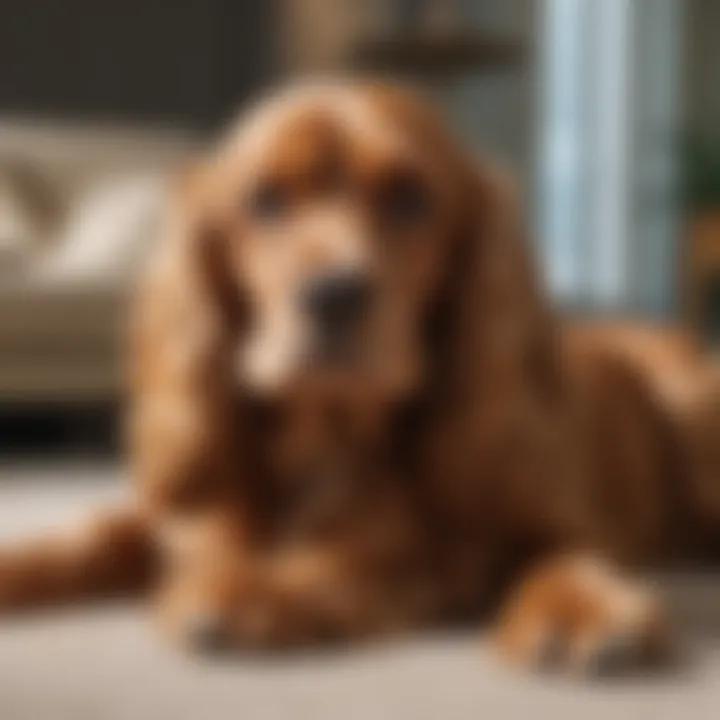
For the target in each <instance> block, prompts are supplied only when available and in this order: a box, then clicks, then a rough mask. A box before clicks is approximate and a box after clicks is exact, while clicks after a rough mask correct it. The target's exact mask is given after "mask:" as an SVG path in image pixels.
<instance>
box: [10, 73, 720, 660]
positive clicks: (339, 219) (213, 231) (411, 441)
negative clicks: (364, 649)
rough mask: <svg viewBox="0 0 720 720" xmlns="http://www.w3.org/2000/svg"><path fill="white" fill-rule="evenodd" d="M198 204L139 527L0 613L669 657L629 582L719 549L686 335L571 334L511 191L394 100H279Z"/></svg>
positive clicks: (712, 431)
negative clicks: (85, 605)
mask: <svg viewBox="0 0 720 720" xmlns="http://www.w3.org/2000/svg"><path fill="white" fill-rule="evenodd" d="M178 195H179V199H178V202H177V204H176V205H177V207H176V210H175V212H174V215H173V217H172V219H171V227H170V233H169V236H168V238H167V239H166V241H165V242H164V243H163V246H162V248H161V250H160V253H159V255H158V257H157V259H156V260H155V262H154V263H153V265H152V270H151V273H150V278H149V279H148V282H147V283H146V286H145V288H144V291H143V293H142V294H141V300H140V303H139V312H138V316H137V319H136V323H135V327H134V350H133V352H132V361H133V363H132V381H133V389H134V397H135V403H134V412H133V420H132V428H131V434H132V441H133V447H134V451H133V457H134V471H135V475H136V478H137V482H138V495H139V503H138V508H137V509H136V510H134V511H132V512H131V513H130V514H129V515H128V516H125V517H122V518H114V519H112V520H110V519H108V520H107V521H101V522H99V523H98V524H97V525H96V526H94V527H95V529H94V530H93V531H92V532H89V533H88V534H86V535H85V536H83V537H81V538H74V539H72V540H71V541H68V542H65V543H59V544H57V543H55V544H52V545H49V546H44V547H37V548H30V549H27V550H24V551H21V552H20V553H9V554H7V556H6V557H5V558H4V559H3V561H2V563H1V564H0V603H2V604H4V605H5V606H8V607H11V606H23V605H26V604H28V603H30V602H37V601H41V600H60V599H69V598H71V597H75V596H82V595H84V594H88V593H89V592H91V591H92V592H96V593H102V592H110V591H119V590H127V589H133V588H136V587H140V586H144V585H145V584H146V583H147V582H148V578H152V579H154V581H155V586H156V587H158V598H159V599H158V605H159V607H160V609H161V613H160V616H161V618H162V619H163V621H164V622H165V623H166V625H167V626H168V627H169V628H170V629H171V630H172V632H173V633H175V634H176V635H177V634H179V635H180V636H181V637H182V638H183V639H189V640H191V641H192V642H193V643H200V644H205V645H209V644H217V643H219V642H222V643H224V644H230V645H241V646H247V645H253V646H255V645H261V646H267V645H272V646H286V645H295V644H301V643H307V642H314V641H318V640H322V639H327V638H350V637H358V636H365V635H374V634H378V633H380V632H389V631H393V630H397V629H400V628H404V627H413V626H419V625H424V624H429V623H432V622H440V621H446V620H453V619H456V618H476V617H477V618H479V617H480V615H481V613H482V612H484V611H485V610H487V609H489V608H491V607H492V605H491V603H493V602H495V601H496V600H497V599H499V597H500V596H501V595H503V594H505V595H508V596H509V598H508V599H507V600H506V601H505V603H504V605H501V607H503V608H504V609H503V610H502V612H501V619H500V624H499V628H500V631H499V639H500V642H501V646H502V647H503V649H504V650H505V651H506V652H507V653H508V654H509V655H510V656H511V657H513V658H514V659H516V660H518V661H521V662H532V661H534V660H537V659H539V658H540V656H541V655H542V654H543V650H544V648H545V646H546V644H547V642H548V641H549V640H551V639H553V638H554V637H556V636H557V637H559V638H560V639H561V640H562V641H563V648H564V650H565V653H564V655H563V657H564V658H565V659H566V661H567V662H568V663H569V664H570V665H572V666H575V667H587V666H588V665H590V664H592V663H593V662H595V661H596V660H598V659H599V658H600V657H601V656H603V655H604V653H605V651H606V650H607V649H608V648H609V647H615V645H614V643H615V641H616V640H618V639H621V640H623V645H622V646H623V648H630V649H632V650H633V651H637V650H646V649H648V648H650V647H651V646H653V645H655V644H656V643H657V641H658V640H659V637H660V635H661V634H662V632H661V630H662V623H661V620H660V613H659V611H658V608H657V606H656V603H655V600H654V598H652V596H651V595H650V594H648V593H647V591H646V590H644V589H643V588H641V587H639V586H638V585H636V584H635V583H633V582H631V581H630V580H627V579H625V578H624V577H622V576H621V574H620V571H619V570H616V569H615V566H614V565H613V563H617V566H618V567H619V566H621V565H622V566H625V567H628V566H632V565H636V564H640V563H643V564H648V563H655V562H668V561H673V560H676V559H682V558H691V557H702V556H708V555H710V554H711V553H712V552H714V551H715V550H716V549H717V548H716V546H717V543H718V541H719V540H720V458H716V457H715V455H716V454H717V453H718V451H717V450H716V449H715V435H716V432H717V428H720V417H717V416H718V414H719V413H720V393H719V392H718V391H717V390H718V388H720V385H719V384H718V383H717V382H716V381H715V378H714V377H713V375H714V370H713V368H712V367H710V366H708V365H706V363H705V361H704V360H703V359H702V358H701V356H700V355H699V354H698V353H696V352H695V351H694V350H693V348H692V345H691V343H690V342H689V341H688V340H687V339H686V338H684V337H682V336H680V335H679V334H677V333H674V332H670V331H664V330H653V329H649V328H632V327H629V326H627V327H619V326H615V327H612V326H596V327H587V326H586V327H581V328H576V329H571V328H569V327H568V326H563V327H561V325H560V323H559V322H558V321H557V320H556V319H555V318H554V317H553V314H552V313H551V312H550V311H549V310H548V308H547V307H546V304H545V302H544V299H543V295H542V293H541V292H539V291H538V289H537V288H536V287H535V279H534V274H533V272H532V267H531V263H530V262H529V260H528V258H527V248H526V247H525V244H524V242H523V241H522V239H521V232H520V227H519V224H518V217H517V212H516V210H515V209H514V207H513V205H512V202H511V199H510V198H509V197H508V194H507V191H506V190H505V188H504V187H503V183H502V182H500V180H499V179H498V178H497V177H496V176H495V175H494V173H492V172H491V171H489V170H488V169H486V168H480V169H479V170H478V169H476V168H474V167H470V165H469V164H468V163H467V161H466V160H465V158H464V157H463V154H462V153H461V152H460V151H458V150H457V149H456V148H455V147H454V145H453V143H452V142H451V141H450V140H449V139H448V138H447V136H446V135H445V134H444V133H443V131H442V130H441V128H440V127H439V126H438V125H437V124H436V122H435V121H434V120H433V119H432V118H430V117H429V116H428V113H427V112H426V111H425V110H423V109H422V108H421V107H420V106H419V105H418V104H416V103H415V102H414V101H412V100H409V99H407V98H406V97H404V96H402V95H400V94H399V93H397V92H395V91H391V90H389V89H387V88H382V87H378V86H374V85H347V86H345V87H337V86H332V85H330V86H322V87H313V88H310V89H309V90H304V91H301V92H297V91H295V92H291V93H287V94H285V95H283V96H281V97H280V98H279V99H275V100H272V101H270V102H268V103H265V104H264V105H263V106H262V108H261V109H260V110H258V111H257V112H256V113H255V114H254V115H253V116H251V118H250V119H249V120H248V121H247V122H246V123H245V124H244V125H243V126H242V127H241V128H240V129H239V130H236V131H233V132H232V133H231V134H230V137H229V138H228V139H227V140H226V141H225V142H224V143H223V144H222V145H221V147H220V149H219V151H218V152H217V153H216V154H214V155H213V156H211V157H210V158H209V159H208V161H207V162H206V163H205V165H204V166H203V167H202V168H201V169H200V170H198V171H197V172H195V173H193V175H192V177H190V178H187V179H186V180H185V181H184V182H183V183H182V187H181V188H180V189H179V192H178ZM151 558H152V560H153V562H152V563H151V562H150V560H151ZM551 636H552V637H551Z"/></svg>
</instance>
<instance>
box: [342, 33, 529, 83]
mask: <svg viewBox="0 0 720 720" xmlns="http://www.w3.org/2000/svg"><path fill="white" fill-rule="evenodd" d="M524 57H525V47H524V45H523V43H522V42H520V41H518V40H514V39H511V38H505V37H500V36H495V35H487V34H482V33H472V34H462V33H452V34H447V35H437V36H434V35H429V34H427V33H426V34H408V35H406V36H396V37H391V38H371V39H367V40H365V41H362V42H359V43H358V44H357V45H356V46H355V47H354V48H353V49H352V50H351V51H350V53H349V62H350V65H351V67H353V68H356V69H359V70H369V71H385V72H398V73H402V74H409V75H457V74H461V73H466V72H468V73H469V72H477V71H480V70H496V69H506V68H509V67H516V66H518V65H519V63H520V62H521V61H522V60H523V59H524Z"/></svg>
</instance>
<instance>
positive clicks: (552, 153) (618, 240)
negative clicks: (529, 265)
mask: <svg viewBox="0 0 720 720" xmlns="http://www.w3.org/2000/svg"><path fill="white" fill-rule="evenodd" d="M543 6H544V12H543V15H542V17H541V22H542V31H541V43H540V46H541V53H540V54H541V64H540V74H539V77H540V88H541V92H540V124H539V127H540V138H539V148H540V159H539V164H538V166H539V174H538V191H537V200H538V220H539V228H540V236H541V242H542V249H543V257H544V259H545V262H546V266H547V268H546V269H547V273H548V277H549V278H550V283H551V286H552V288H553V290H554V291H555V293H556V294H557V295H558V296H559V297H560V298H561V299H562V300H564V301H565V302H568V303H570V304H575V305H581V306H586V307H592V308H600V309H607V310H630V311H642V312H645V313H653V314H663V313H666V312H668V310H669V308H671V307H672V303H673V293H674V278H673V272H674V267H675V264H676V263H675V255H676V252H677V251H676V247H677V235H678V233H677V229H678V196H677V164H678V158H677V139H678V127H679V112H678V105H679V103H678V92H677V86H678V79H679V67H678V65H679V59H680V47H679V46H680V39H681V22H680V21H681V6H682V0H544V1H543Z"/></svg>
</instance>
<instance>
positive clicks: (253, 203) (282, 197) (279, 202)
mask: <svg viewBox="0 0 720 720" xmlns="http://www.w3.org/2000/svg"><path fill="white" fill-rule="evenodd" d="M288 205H289V202H288V197H287V194H286V193H285V192H284V191H283V189H282V188H281V187H280V186H279V185H278V184H277V183H272V182H264V183H261V184H260V185H258V186H257V187H256V188H255V190H254V191H253V192H252V193H251V194H250V198H249V200H248V207H249V210H250V213H251V214H252V215H253V216H254V217H256V218H259V219H260V220H279V219H280V218H282V217H283V215H285V213H286V212H287V209H288Z"/></svg>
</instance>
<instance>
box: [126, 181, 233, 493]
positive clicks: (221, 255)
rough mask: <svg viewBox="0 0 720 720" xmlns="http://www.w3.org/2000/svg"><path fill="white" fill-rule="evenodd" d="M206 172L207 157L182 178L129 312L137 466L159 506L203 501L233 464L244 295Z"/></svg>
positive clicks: (132, 434) (144, 485)
mask: <svg viewBox="0 0 720 720" xmlns="http://www.w3.org/2000/svg"><path fill="white" fill-rule="evenodd" d="M208 182H209V179H208V171H207V170H206V169H205V168H203V167H198V168H194V169H192V170H191V171H189V172H187V173H186V174H185V175H184V176H182V177H181V178H179V179H178V182H177V184H176V186H175V188H174V192H173V193H172V197H171V201H170V207H169V212H168V217H167V223H166V227H165V232H164V233H163V236H162V237H161V238H160V242H159V245H158V247H157V248H156V249H155V250H156V252H155V253H154V254H153V256H152V257H151V259H150V262H149V266H148V268H147V273H146V274H145V276H144V278H143V281H142V283H141V287H140V288H139V292H138V297H137V303H136V307H135V312H134V315H133V317H132V320H131V322H132V324H131V353H130V368H129V369H130V381H131V394H132V408H131V414H130V420H131V426H130V442H131V452H132V456H133V461H134V462H133V465H134V468H133V470H134V474H135V476H136V478H137V480H138V482H139V483H140V489H141V495H142V496H143V497H144V498H146V499H147V500H148V501H149V502H150V504H151V505H153V506H158V505H160V506H163V505H168V504H170V505H172V504H184V503H188V504H191V505H194V504H197V502H198V497H199V496H200V497H202V496H205V495H207V496H212V495H213V493H215V492H217V491H218V490H219V489H220V485H221V484H222V478H223V477H224V476H226V475H227V474H228V473H229V472H230V471H231V470H232V468H231V465H232V458H231V457H230V455H232V454H233V453H234V452H235V449H234V448H233V441H232V438H231V434H233V433H234V429H235V421H236V418H235V409H234V407H233V406H232V403H231V400H232V398H233V392H232V390H233V388H232V367H231V359H232V352H231V350H230V347H231V346H232V343H233V342H235V341H236V340H237V336H236V333H237V332H238V330H239V318H238V316H237V313H238V312H239V302H240V297H239V294H238V289H237V288H236V283H234V282H233V280H232V279H231V277H230V275H229V267H230V264H229V261H228V258H227V257H226V256H225V253H226V252H227V244H226V243H225V242H224V237H223V232H222V228H221V226H220V225H219V223H218V222H217V221H216V219H215V218H214V217H213V209H212V206H211V204H210V202H209V196H208V193H209V189H210V188H208V187H207V184H208Z"/></svg>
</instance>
